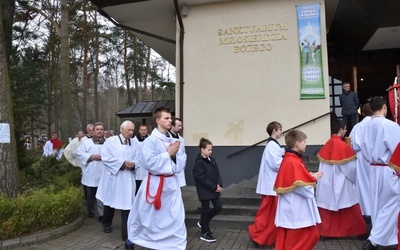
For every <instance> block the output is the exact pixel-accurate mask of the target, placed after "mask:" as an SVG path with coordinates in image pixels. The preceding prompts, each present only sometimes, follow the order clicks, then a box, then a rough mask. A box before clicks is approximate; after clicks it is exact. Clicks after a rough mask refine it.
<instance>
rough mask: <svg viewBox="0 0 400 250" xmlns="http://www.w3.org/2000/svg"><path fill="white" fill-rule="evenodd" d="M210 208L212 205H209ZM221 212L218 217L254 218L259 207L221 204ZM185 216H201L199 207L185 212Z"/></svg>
mask: <svg viewBox="0 0 400 250" xmlns="http://www.w3.org/2000/svg"><path fill="white" fill-rule="evenodd" d="M210 206H212V205H210ZM222 207H223V209H222V211H221V212H220V213H219V214H218V215H246V216H253V217H254V216H255V215H256V213H257V211H258V208H259V206H248V205H226V204H224V203H222ZM186 214H191V215H195V214H197V215H199V216H200V214H201V207H198V208H197V209H196V210H192V211H186Z"/></svg>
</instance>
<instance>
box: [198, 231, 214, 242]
mask: <svg viewBox="0 0 400 250" xmlns="http://www.w3.org/2000/svg"><path fill="white" fill-rule="evenodd" d="M200 240H204V241H206V242H210V243H212V242H216V241H217V239H215V238H214V237H213V236H212V234H211V233H209V232H207V233H205V234H202V235H201V236H200Z"/></svg>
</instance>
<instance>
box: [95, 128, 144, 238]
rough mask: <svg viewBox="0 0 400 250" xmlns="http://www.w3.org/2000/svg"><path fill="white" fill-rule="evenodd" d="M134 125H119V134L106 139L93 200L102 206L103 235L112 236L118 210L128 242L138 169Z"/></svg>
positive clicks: (122, 233) (122, 229)
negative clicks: (98, 180)
mask: <svg viewBox="0 0 400 250" xmlns="http://www.w3.org/2000/svg"><path fill="white" fill-rule="evenodd" d="M134 129H135V125H134V124H133V122H131V121H124V122H123V123H122V124H121V128H120V132H121V133H120V134H119V135H117V136H113V137H110V138H108V139H107V140H106V141H105V143H104V145H103V148H102V150H101V159H102V161H103V164H104V167H105V169H104V172H103V175H102V177H101V179H100V184H99V187H98V190H97V194H96V198H97V199H99V200H101V201H102V202H103V204H104V215H103V220H102V223H103V231H104V232H105V233H111V232H112V229H111V224H112V220H113V218H114V212H115V209H120V210H121V237H122V240H124V241H125V240H126V238H127V223H126V222H127V219H128V215H129V211H130V209H131V207H132V204H133V201H134V198H135V189H136V184H135V168H136V167H139V166H140V164H139V156H140V149H139V145H138V141H137V140H134V139H132V136H133V131H134Z"/></svg>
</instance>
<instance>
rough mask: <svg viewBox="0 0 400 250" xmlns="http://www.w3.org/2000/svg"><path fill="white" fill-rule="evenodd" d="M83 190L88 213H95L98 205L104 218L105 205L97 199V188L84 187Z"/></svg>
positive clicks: (98, 209) (99, 211)
mask: <svg viewBox="0 0 400 250" xmlns="http://www.w3.org/2000/svg"><path fill="white" fill-rule="evenodd" d="M83 189H84V191H85V199H86V208H87V211H88V213H94V210H95V204H96V206H97V212H98V214H99V216H103V203H102V202H101V201H99V200H97V199H96V192H97V187H88V186H85V185H84V186H83Z"/></svg>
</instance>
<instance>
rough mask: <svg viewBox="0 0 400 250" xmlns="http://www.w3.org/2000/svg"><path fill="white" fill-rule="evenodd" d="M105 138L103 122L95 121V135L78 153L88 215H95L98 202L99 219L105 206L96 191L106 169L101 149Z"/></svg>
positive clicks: (83, 144) (86, 141)
mask: <svg viewBox="0 0 400 250" xmlns="http://www.w3.org/2000/svg"><path fill="white" fill-rule="evenodd" d="M82 135H83V133H82ZM105 140H106V139H105V138H104V127H103V123H101V122H98V123H95V124H94V136H93V137H92V138H90V139H86V140H85V141H83V142H82V144H81V145H80V146H79V148H78V149H77V153H76V155H77V158H78V159H79V161H80V165H81V168H82V179H81V183H82V185H83V188H84V190H85V198H86V208H87V211H88V217H89V218H92V217H94V210H95V209H94V204H96V205H97V213H98V216H99V221H101V220H102V218H103V211H104V208H103V203H102V202H101V201H100V200H98V199H96V192H97V187H98V186H99V182H100V178H101V176H102V175H103V171H104V165H103V161H102V160H101V149H102V147H103V144H104V141H105Z"/></svg>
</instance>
